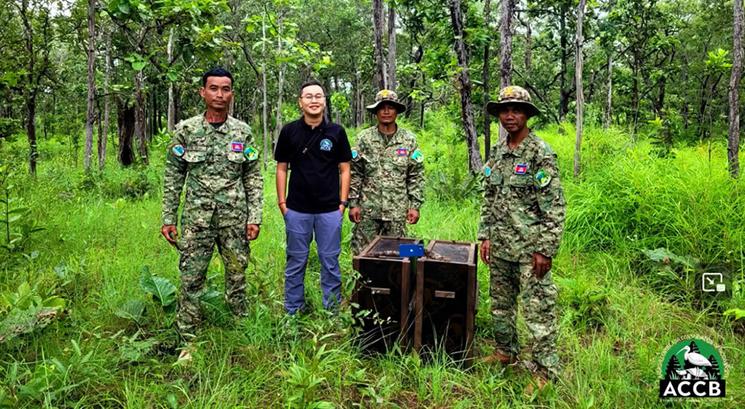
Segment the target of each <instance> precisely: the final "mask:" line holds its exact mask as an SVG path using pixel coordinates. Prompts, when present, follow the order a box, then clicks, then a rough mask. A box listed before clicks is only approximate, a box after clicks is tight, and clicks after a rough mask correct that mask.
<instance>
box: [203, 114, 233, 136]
mask: <svg viewBox="0 0 745 409" xmlns="http://www.w3.org/2000/svg"><path fill="white" fill-rule="evenodd" d="M233 120H234V118H233V117H232V116H230V115H228V117H227V118H225V122H223V123H222V125H220V126H219V127H217V128H215V127H214V126H212V124H211V123H209V122H207V117H206V116H205V115H204V113H202V127H203V128H204V129H208V130H212V131H215V132H219V133H222V134H226V133H228V131H229V130H230V127H231V123H232V122H233Z"/></svg>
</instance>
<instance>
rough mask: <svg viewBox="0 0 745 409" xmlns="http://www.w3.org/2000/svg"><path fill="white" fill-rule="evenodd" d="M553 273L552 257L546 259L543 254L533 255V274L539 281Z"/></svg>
mask: <svg viewBox="0 0 745 409" xmlns="http://www.w3.org/2000/svg"><path fill="white" fill-rule="evenodd" d="M549 271H551V257H546V256H544V255H543V254H541V253H533V274H535V277H536V278H537V279H539V280H543V277H544V276H545V275H546V273H548V272H549Z"/></svg>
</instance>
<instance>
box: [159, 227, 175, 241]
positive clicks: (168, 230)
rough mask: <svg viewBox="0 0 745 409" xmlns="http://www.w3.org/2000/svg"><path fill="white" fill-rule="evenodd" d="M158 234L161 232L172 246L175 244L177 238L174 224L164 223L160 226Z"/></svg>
mask: <svg viewBox="0 0 745 409" xmlns="http://www.w3.org/2000/svg"><path fill="white" fill-rule="evenodd" d="M160 234H162V235H163V237H165V238H166V240H167V241H168V242H169V243H170V244H171V245H172V246H175V245H176V240H178V230H176V225H175V224H164V225H163V227H161V228H160Z"/></svg>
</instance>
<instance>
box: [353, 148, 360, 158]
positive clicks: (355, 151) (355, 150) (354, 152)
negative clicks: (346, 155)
mask: <svg viewBox="0 0 745 409" xmlns="http://www.w3.org/2000/svg"><path fill="white" fill-rule="evenodd" d="M359 157H360V153H359V151H357V148H356V147H354V148H352V160H357V159H358V158H359Z"/></svg>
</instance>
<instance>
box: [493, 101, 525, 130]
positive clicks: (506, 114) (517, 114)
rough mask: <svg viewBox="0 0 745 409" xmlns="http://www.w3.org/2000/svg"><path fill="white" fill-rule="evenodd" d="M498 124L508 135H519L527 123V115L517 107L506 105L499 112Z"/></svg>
mask: <svg viewBox="0 0 745 409" xmlns="http://www.w3.org/2000/svg"><path fill="white" fill-rule="evenodd" d="M499 122H501V123H502V127H503V128H504V129H505V131H507V133H509V134H510V135H515V134H519V133H520V132H521V131H522V130H523V129H525V126H526V125H527V123H528V114H527V113H526V112H525V109H523V108H522V107H521V106H519V105H507V106H505V107H504V108H502V109H501V110H500V111H499Z"/></svg>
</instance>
